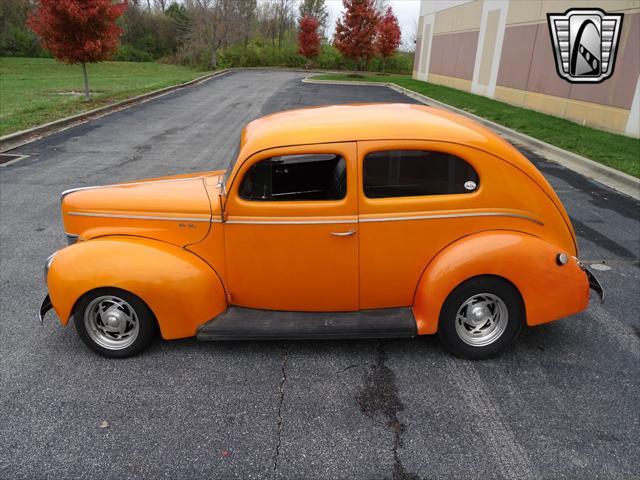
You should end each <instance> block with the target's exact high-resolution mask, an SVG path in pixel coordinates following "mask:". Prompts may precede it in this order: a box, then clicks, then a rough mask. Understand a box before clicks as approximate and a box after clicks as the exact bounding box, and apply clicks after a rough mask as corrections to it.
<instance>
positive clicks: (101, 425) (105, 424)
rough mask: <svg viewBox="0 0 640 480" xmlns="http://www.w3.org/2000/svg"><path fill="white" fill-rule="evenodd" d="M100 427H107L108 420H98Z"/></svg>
mask: <svg viewBox="0 0 640 480" xmlns="http://www.w3.org/2000/svg"><path fill="white" fill-rule="evenodd" d="M100 428H109V422H107V421H106V420H103V421H101V422H100Z"/></svg>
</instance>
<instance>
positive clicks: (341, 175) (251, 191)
mask: <svg viewBox="0 0 640 480" xmlns="http://www.w3.org/2000/svg"><path fill="white" fill-rule="evenodd" d="M346 193H347V169H346V162H345V160H344V158H342V157H341V156H340V155H334V154H310V155H286V156H281V157H272V158H269V159H267V160H262V161H260V162H258V163H256V164H255V165H253V166H252V167H251V168H250V169H249V171H248V172H247V173H246V174H245V176H244V178H243V180H242V184H241V185H240V197H241V198H243V199H245V200H257V201H287V200H289V201H290V200H341V199H343V198H344V197H345V195H346Z"/></svg>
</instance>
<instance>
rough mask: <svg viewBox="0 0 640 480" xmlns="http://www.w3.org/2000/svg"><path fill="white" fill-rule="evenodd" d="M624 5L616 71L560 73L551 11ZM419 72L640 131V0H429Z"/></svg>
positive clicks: (618, 129)
mask: <svg viewBox="0 0 640 480" xmlns="http://www.w3.org/2000/svg"><path fill="white" fill-rule="evenodd" d="M569 8H604V9H606V11H607V12H608V13H614V12H616V13H623V14H624V19H623V22H622V30H621V33H620V39H619V42H618V52H617V56H616V64H615V69H614V72H613V75H612V76H611V77H609V78H608V79H606V80H605V81H603V82H601V83H599V84H579V85H578V84H572V83H569V82H567V81H566V80H564V79H563V78H561V77H559V76H558V74H557V72H556V67H555V59H554V55H553V47H552V43H551V36H550V34H549V27H548V25H547V18H546V15H547V13H564V12H565V11H566V10H568V9H569ZM416 43H417V45H416V55H415V63H414V69H413V77H414V78H416V79H418V80H424V81H428V82H431V83H436V84H441V85H446V86H449V87H453V88H457V89H460V90H465V91H467V92H472V93H475V94H478V95H484V96H487V97H490V98H494V99H496V100H500V101H503V102H507V103H510V104H513V105H517V106H522V107H525V108H529V109H533V110H537V111H540V112H544V113H548V114H551V115H556V116H559V117H563V118H566V119H569V120H572V121H575V122H577V123H580V124H582V125H589V126H592V127H595V128H599V129H603V130H607V131H611V132H615V133H620V134H625V135H629V136H634V137H639V138H640V0H606V1H603V0H600V1H594V0H581V1H579V2H578V1H570V0H422V2H421V6H420V18H419V21H418V32H417V39H416Z"/></svg>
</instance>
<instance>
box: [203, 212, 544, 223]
mask: <svg viewBox="0 0 640 480" xmlns="http://www.w3.org/2000/svg"><path fill="white" fill-rule="evenodd" d="M465 217H511V218H519V219H522V220H528V221H530V222H533V223H535V224H538V225H544V223H543V222H541V221H540V220H538V219H536V218H533V217H530V216H528V215H524V214H520V213H509V212H473V213H443V214H433V215H417V216H416V215H414V216H407V217H368V218H362V217H358V218H354V219H352V220H227V221H226V222H224V223H234V224H243V225H322V224H337V223H343V224H353V223H372V222H399V221H408V220H433V219H445V218H465ZM211 222H216V223H218V222H221V220H220V219H212V220H211Z"/></svg>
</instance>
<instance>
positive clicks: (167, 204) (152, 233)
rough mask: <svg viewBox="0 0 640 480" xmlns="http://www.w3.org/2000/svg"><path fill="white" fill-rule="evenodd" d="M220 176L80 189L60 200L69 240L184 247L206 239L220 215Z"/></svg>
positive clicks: (190, 176) (206, 174)
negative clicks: (150, 241)
mask: <svg viewBox="0 0 640 480" xmlns="http://www.w3.org/2000/svg"><path fill="white" fill-rule="evenodd" d="M223 174H224V171H223V170H220V171H213V172H204V173H193V174H188V175H177V176H173V177H161V178H152V179H148V180H142V181H136V182H130V183H121V184H117V185H107V186H102V187H84V188H79V189H75V190H67V191H66V192H63V194H62V218H63V222H64V228H65V233H66V234H67V236H68V237H69V238H70V239H75V238H79V239H80V240H88V239H91V238H96V237H102V236H106V235H133V236H139V237H146V238H154V239H157V240H161V241H165V242H169V243H172V244H175V245H180V246H184V245H188V244H191V243H196V242H199V241H201V240H202V239H204V237H205V236H206V235H207V233H208V232H209V229H210V227H211V219H212V217H213V215H215V214H218V215H219V214H220V201H219V195H218V194H219V190H220V188H219V187H218V183H219V181H220V180H221V176H222V175H223Z"/></svg>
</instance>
